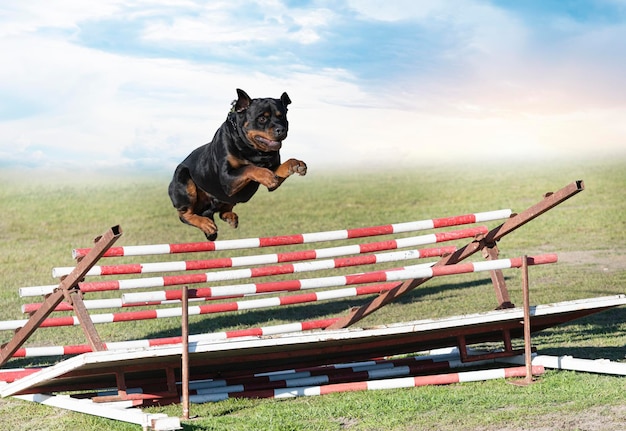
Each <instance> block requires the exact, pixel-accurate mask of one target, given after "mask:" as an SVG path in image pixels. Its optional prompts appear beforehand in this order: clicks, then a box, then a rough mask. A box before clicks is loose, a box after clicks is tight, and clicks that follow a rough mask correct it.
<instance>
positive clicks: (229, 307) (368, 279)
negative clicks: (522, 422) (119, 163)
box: [0, 254, 557, 330]
mask: <svg viewBox="0 0 626 431" xmlns="http://www.w3.org/2000/svg"><path fill="white" fill-rule="evenodd" d="M522 260H523V258H521V257H518V258H512V259H497V260H492V261H484V262H469V263H461V264H456V265H444V266H433V267H424V265H415V266H410V267H406V268H400V269H394V270H387V271H373V272H366V273H359V274H352V275H342V276H332V277H320V278H311V279H303V280H284V281H270V282H265V283H254V284H242V285H232V286H217V287H207V288H201V289H191V290H189V297H191V298H198V297H218V296H232V295H237V294H240V295H250V294H258V293H270V292H283V291H297V290H306V289H316V288H326V287H337V286H347V285H355V284H366V283H379V282H390V281H403V280H408V279H412V278H431V277H436V276H445V275H453V274H465V273H470V272H480V271H492V270H496V269H508V268H519V267H521V266H522ZM556 261H557V255H556V254H544V255H538V256H530V257H528V264H529V265H542V264H548V263H554V262H556ZM392 284H393V283H392ZM392 287H393V286H392ZM354 293H355V294H356V293H358V290H357V292H354ZM332 295H333V293H328V292H319V293H317V294H316V295H311V296H309V297H306V298H304V297H303V298H302V300H303V302H311V301H313V300H322V299H316V298H318V297H319V298H324V299H331V298H333V296H332ZM350 295H351V296H352V295H353V294H352V293H350ZM334 298H337V297H334ZM180 299H182V291H180V290H170V291H160V292H141V293H136V294H132V293H130V294H125V295H123V296H122V301H123V302H124V303H142V302H145V301H148V302H156V301H169V300H180ZM293 301H295V299H293V298H291V297H286V298H267V299H261V300H251V301H241V302H234V303H230V304H214V305H203V306H195V307H190V308H189V313H190V315H191V314H206V313H209V312H211V313H216V312H227V311H236V310H242V309H245V308H246V307H251V308H263V307H273V306H278V305H287V304H290V303H291V304H293V303H295V302H293ZM248 303H250V304H254V307H253V306H252V305H249V304H248ZM181 315H182V309H181V308H167V309H157V310H145V311H137V312H127V313H108V314H94V315H91V319H92V321H93V322H94V323H114V322H125V321H133V320H148V319H160V318H166V317H179V316H181ZM26 322H27V320H9V321H3V322H0V330H12V329H17V328H21V327H22V326H24V324H25V323H26ZM79 324H80V322H79V320H78V318H77V317H76V316H67V317H53V318H48V319H45V320H44V321H43V322H41V324H40V327H53V326H75V325H79Z"/></svg>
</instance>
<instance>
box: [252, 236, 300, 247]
mask: <svg viewBox="0 0 626 431" xmlns="http://www.w3.org/2000/svg"><path fill="white" fill-rule="evenodd" d="M302 243H304V236H302V235H301V234H296V235H282V236H273V237H267V238H259V246H260V247H271V246H274V245H290V244H302Z"/></svg>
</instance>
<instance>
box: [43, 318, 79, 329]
mask: <svg viewBox="0 0 626 431" xmlns="http://www.w3.org/2000/svg"><path fill="white" fill-rule="evenodd" d="M72 325H74V318H73V317H70V316H68V317H51V318H49V319H45V320H44V321H43V322H41V324H40V325H39V327H40V328H50V327H52V326H72Z"/></svg>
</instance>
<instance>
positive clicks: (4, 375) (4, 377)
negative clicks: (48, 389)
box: [0, 368, 41, 383]
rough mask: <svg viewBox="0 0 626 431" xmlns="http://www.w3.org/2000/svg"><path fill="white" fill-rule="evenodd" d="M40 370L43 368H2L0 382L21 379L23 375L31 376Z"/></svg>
mask: <svg viewBox="0 0 626 431" xmlns="http://www.w3.org/2000/svg"><path fill="white" fill-rule="evenodd" d="M39 370H41V368H28V369H25V370H18V371H9V370H6V371H5V370H0V382H7V383H11V382H14V381H15V380H17V379H21V378H22V377H26V376H30V375H31V374H33V373H36V372H37V371H39Z"/></svg>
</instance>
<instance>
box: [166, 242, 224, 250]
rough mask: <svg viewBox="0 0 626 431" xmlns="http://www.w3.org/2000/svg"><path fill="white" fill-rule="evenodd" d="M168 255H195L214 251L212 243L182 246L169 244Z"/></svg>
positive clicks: (185, 244)
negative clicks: (200, 252)
mask: <svg viewBox="0 0 626 431" xmlns="http://www.w3.org/2000/svg"><path fill="white" fill-rule="evenodd" d="M169 246H170V253H195V252H198V251H215V243H214V242H191V243H184V244H169Z"/></svg>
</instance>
